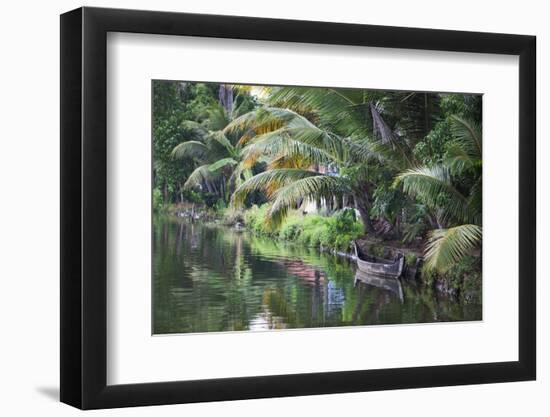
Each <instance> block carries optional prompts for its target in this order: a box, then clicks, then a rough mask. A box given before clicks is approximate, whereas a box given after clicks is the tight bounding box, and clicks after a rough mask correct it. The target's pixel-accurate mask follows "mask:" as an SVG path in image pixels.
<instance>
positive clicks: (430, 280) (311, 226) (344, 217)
mask: <svg viewBox="0 0 550 417" xmlns="http://www.w3.org/2000/svg"><path fill="white" fill-rule="evenodd" d="M267 210H268V205H263V206H256V205H254V206H252V207H251V208H249V209H247V210H234V209H232V208H219V209H214V208H206V207H202V206H199V205H195V204H185V205H177V206H171V207H169V208H168V210H166V213H167V214H169V215H171V216H176V217H180V218H186V219H189V220H190V221H197V222H202V223H209V222H213V223H217V224H222V225H224V226H227V227H231V228H233V229H236V230H244V229H246V230H248V231H250V232H252V233H254V234H256V235H259V236H264V237H268V238H271V239H275V240H281V241H285V242H291V243H296V244H298V245H301V246H304V247H309V248H315V249H317V250H319V251H320V252H324V253H329V254H332V255H335V256H339V257H346V258H349V259H355V254H354V253H353V250H352V246H351V243H352V242H353V241H357V242H358V244H359V245H360V246H361V248H362V249H363V251H364V252H366V253H369V254H371V255H373V256H377V257H380V258H386V259H391V258H393V257H394V256H395V254H396V252H401V253H403V254H404V256H405V263H406V270H407V273H406V277H407V278H408V279H415V280H418V281H419V282H420V283H421V284H422V285H425V286H427V287H429V288H432V289H433V290H434V291H436V292H438V293H441V294H445V295H447V296H450V297H453V298H457V299H462V298H463V299H464V300H465V301H466V302H468V301H469V300H473V301H476V302H477V301H479V300H481V259H480V257H475V256H469V257H466V258H464V259H463V260H462V261H461V262H458V263H457V264H456V265H454V266H453V267H452V268H450V269H449V270H448V271H447V272H446V273H445V274H441V273H436V272H433V271H423V270H422V256H423V253H422V251H423V244H422V242H414V243H411V244H408V245H405V244H404V243H403V242H401V241H398V240H381V239H377V238H376V237H372V236H367V235H365V234H364V231H363V225H362V223H361V222H360V221H359V220H358V219H357V218H356V216H355V212H354V210H351V209H347V210H341V211H339V212H336V213H334V214H332V215H331V216H323V215H320V214H314V213H310V214H307V215H304V214H303V213H301V212H299V211H294V212H291V213H289V215H288V216H287V217H286V219H285V220H284V221H283V222H282V223H281V224H280V225H278V227H274V226H272V225H270V224H269V223H267V222H266V221H265V218H266V213H267Z"/></svg>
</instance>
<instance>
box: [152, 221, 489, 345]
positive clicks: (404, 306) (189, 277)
mask: <svg viewBox="0 0 550 417" xmlns="http://www.w3.org/2000/svg"><path fill="white" fill-rule="evenodd" d="M363 275H364V274H363ZM363 275H361V273H360V272H356V268H355V265H354V264H353V263H350V262H349V261H347V260H345V259H341V258H337V257H333V256H330V255H326V254H320V253H319V252H318V251H317V250H315V249H310V248H303V247H300V246H298V245H292V244H285V243H281V242H276V241H273V240H270V239H263V238H258V237H256V236H252V235H250V234H249V233H247V232H235V231H233V230H230V229H227V228H224V227H221V226H207V225H201V224H198V223H186V222H184V221H175V220H156V221H155V223H154V236H153V292H154V294H153V310H154V311H153V318H154V320H153V332H154V333H155V334H162V333H189V332H212V331H237V330H272V329H289V328H308V327H332V326H349V325H366V324H369V325H370V324H388V323H417V322H433V321H453V320H479V319H480V318H481V307H480V306H479V305H477V304H464V305H463V304H460V303H457V302H454V301H452V300H449V299H445V298H441V297H437V296H436V295H435V294H434V293H432V292H431V291H427V290H426V289H423V288H421V287H417V286H415V285H413V284H411V283H406V282H404V283H401V282H400V281H398V280H393V281H391V282H385V281H380V279H378V280H376V279H374V280H373V278H372V277H365V276H363Z"/></svg>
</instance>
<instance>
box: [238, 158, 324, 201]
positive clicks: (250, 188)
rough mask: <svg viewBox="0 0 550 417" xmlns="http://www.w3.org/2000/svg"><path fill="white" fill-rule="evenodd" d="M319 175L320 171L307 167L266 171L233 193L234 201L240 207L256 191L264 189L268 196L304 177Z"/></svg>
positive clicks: (247, 181)
mask: <svg viewBox="0 0 550 417" xmlns="http://www.w3.org/2000/svg"><path fill="white" fill-rule="evenodd" d="M316 175H319V173H318V172H315V171H309V170H305V169H295V168H282V169H272V170H269V171H264V172H262V173H260V174H258V175H255V176H253V177H252V178H250V179H248V180H246V181H245V182H244V183H243V184H241V185H240V186H239V187H238V188H237V189H236V190H235V192H234V193H233V196H232V203H233V204H234V205H235V206H237V207H239V206H242V205H243V204H244V202H245V200H246V197H247V196H248V195H249V194H250V193H251V192H254V191H263V192H265V193H266V194H267V195H268V197H270V196H272V195H273V193H274V192H275V191H276V190H278V189H279V188H281V187H284V186H285V185H288V184H290V183H292V182H294V181H298V180H300V179H302V178H307V177H313V176H316Z"/></svg>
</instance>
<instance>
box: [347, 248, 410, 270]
mask: <svg viewBox="0 0 550 417" xmlns="http://www.w3.org/2000/svg"><path fill="white" fill-rule="evenodd" d="M353 248H354V250H355V257H356V258H357V267H358V268H359V270H360V271H362V272H365V273H367V274H372V275H378V276H382V277H386V278H399V277H400V276H401V275H402V274H403V268H404V266H405V257H404V256H403V254H402V253H399V254H398V255H397V256H396V257H395V259H394V260H388V259H382V258H377V257H375V256H370V255H367V254H366V253H363V251H361V248H360V247H359V245H358V244H357V243H356V242H355V241H354V242H353Z"/></svg>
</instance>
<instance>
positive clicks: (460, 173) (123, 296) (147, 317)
mask: <svg viewBox="0 0 550 417" xmlns="http://www.w3.org/2000/svg"><path fill="white" fill-rule="evenodd" d="M535 103H536V100H535V38H534V37H531V36H524V35H508V34H490V33H474V32H458V31H445V30H430V29H413V28H397V27H383V26H370V25H352V24H339V23H326V22H310V21H291V20H275V19H264V18H251V17H234V16H212V15H196V14H181V13H168V12H149V11H134V10H115V9H99V8H87V7H85V8H80V9H77V10H74V11H71V12H68V13H66V14H63V15H62V16H61V164H62V166H61V220H62V221H61V401H63V402H65V403H67V404H70V405H73V406H76V407H79V408H83V409H91V408H110V407H123V406H138V405H155V404H173V403H186V402H199V401H216V400H232V399H246V398H262V397H276V396H295V395H312V394H324V393H340V392H352V391H369V390H386V389H399V388H417V387H433V386H445V385H461V384H479V383H494V382H505V381H522V380H532V379H535V375H536V351H535V345H536V343H535V342H536V332H535V328H536V317H535V288H536V285H535V245H536V240H535V234H536V233H535V231H536V223H535V218H536V216H535V214H536V213H535V199H536V196H535Z"/></svg>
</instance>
